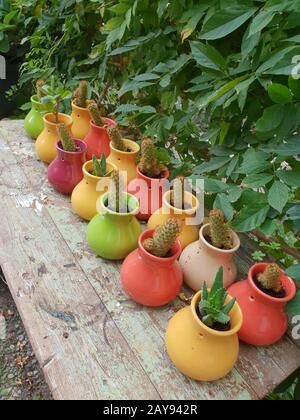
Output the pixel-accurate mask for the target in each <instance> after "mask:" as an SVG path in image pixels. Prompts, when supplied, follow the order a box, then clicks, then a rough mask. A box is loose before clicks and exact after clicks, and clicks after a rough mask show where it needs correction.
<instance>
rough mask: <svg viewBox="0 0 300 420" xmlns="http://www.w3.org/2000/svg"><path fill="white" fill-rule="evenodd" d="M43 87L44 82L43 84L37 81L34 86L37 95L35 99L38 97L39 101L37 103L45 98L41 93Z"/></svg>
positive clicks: (41, 81)
mask: <svg viewBox="0 0 300 420" xmlns="http://www.w3.org/2000/svg"><path fill="white" fill-rule="evenodd" d="M44 85H45V82H44V80H38V81H37V82H36V85H35V87H36V94H37V97H38V99H39V101H40V100H41V99H42V98H43V97H44V96H46V95H45V93H44V92H43V89H42V88H43V86H44Z"/></svg>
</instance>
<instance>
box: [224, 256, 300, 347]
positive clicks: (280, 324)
mask: <svg viewBox="0 0 300 420" xmlns="http://www.w3.org/2000/svg"><path fill="white" fill-rule="evenodd" d="M266 266H267V264H265V263H260V264H255V265H254V266H253V267H251V269H250V271H249V274H248V279H247V280H244V281H240V282H238V283H235V284H233V285H232V286H231V287H230V288H229V293H230V294H231V295H232V296H235V297H236V298H237V301H238V303H239V305H240V307H241V309H242V311H243V314H244V322H243V326H242V328H241V330H240V332H239V338H240V339H241V340H242V341H244V342H245V343H248V344H252V345H255V346H269V345H272V344H274V343H276V342H277V341H279V340H280V339H281V338H282V337H283V336H284V334H285V333H286V331H287V328H288V317H287V315H286V313H285V305H286V304H287V302H289V301H291V300H292V299H293V298H294V297H295V294H296V286H295V283H294V282H293V280H292V279H291V278H290V277H288V276H286V275H285V274H284V273H283V272H282V275H281V279H280V280H281V283H282V286H283V288H284V290H285V292H286V296H285V297H284V298H282V299H278V298H274V297H271V296H269V295H267V294H266V293H264V292H263V291H261V290H260V289H259V288H258V287H257V286H256V284H255V282H254V279H255V277H256V276H257V275H258V274H260V273H262V272H263V271H264V270H265V268H266Z"/></svg>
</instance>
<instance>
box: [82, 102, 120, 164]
mask: <svg viewBox="0 0 300 420" xmlns="http://www.w3.org/2000/svg"><path fill="white" fill-rule="evenodd" d="M88 111H89V113H90V117H91V121H90V130H89V132H88V134H87V136H86V137H85V139H84V142H85V143H86V145H87V158H88V159H91V158H92V156H93V155H95V156H96V157H97V159H99V158H100V157H101V155H102V154H104V155H105V157H108V156H109V154H110V147H109V143H110V138H109V136H108V132H107V129H108V127H116V126H117V123H116V122H115V121H113V120H112V119H110V118H106V117H104V116H103V115H102V114H101V110H99V108H98V105H97V104H96V103H92V104H90V105H89V106H88Z"/></svg>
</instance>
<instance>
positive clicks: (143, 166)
mask: <svg viewBox="0 0 300 420" xmlns="http://www.w3.org/2000/svg"><path fill="white" fill-rule="evenodd" d="M141 151H142V157H141V160H140V164H139V169H140V171H141V172H142V173H143V174H144V175H146V176H148V177H149V178H158V177H159V175H160V174H161V171H162V165H161V164H160V162H159V160H158V158H157V151H156V146H155V144H154V143H153V141H152V140H151V139H150V138H148V137H147V138H145V139H144V140H143V142H142V147H141Z"/></svg>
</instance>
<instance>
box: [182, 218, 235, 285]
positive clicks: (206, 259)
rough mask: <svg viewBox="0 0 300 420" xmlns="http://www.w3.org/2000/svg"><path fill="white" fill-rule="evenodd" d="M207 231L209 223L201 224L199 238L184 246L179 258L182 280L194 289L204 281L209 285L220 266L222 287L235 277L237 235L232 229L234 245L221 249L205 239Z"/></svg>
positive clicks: (230, 282) (211, 283) (229, 283)
mask: <svg viewBox="0 0 300 420" xmlns="http://www.w3.org/2000/svg"><path fill="white" fill-rule="evenodd" d="M208 233H209V225H205V226H202V228H201V229H200V235H199V239H198V240H197V241H196V242H193V243H191V244H190V245H189V246H188V247H186V248H185V250H184V251H183V252H182V254H181V257H180V259H179V262H180V265H181V268H182V270H183V278H184V282H185V283H186V284H187V285H188V286H189V287H190V288H191V289H193V290H195V291H198V290H200V289H201V287H202V285H203V283H204V282H206V284H207V286H208V287H211V286H212V285H213V282H214V280H215V277H216V273H217V272H218V270H219V268H220V267H221V266H222V267H223V270H224V287H226V288H227V287H229V286H230V285H231V284H232V283H233V282H234V281H235V280H236V277H237V266H236V263H235V261H234V255H235V253H236V252H237V251H238V249H239V247H240V244H241V243H240V239H239V237H238V235H237V234H236V233H235V232H233V231H232V237H233V243H234V246H233V248H232V249H230V250H223V249H219V248H215V247H214V246H213V245H211V244H210V242H208V241H207V240H206V237H207V235H208Z"/></svg>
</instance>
